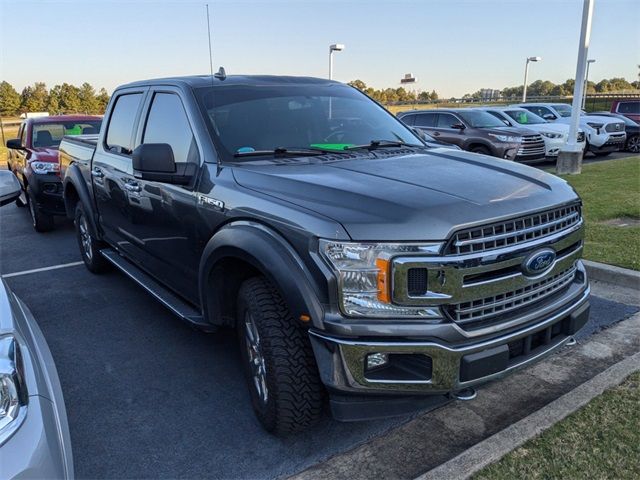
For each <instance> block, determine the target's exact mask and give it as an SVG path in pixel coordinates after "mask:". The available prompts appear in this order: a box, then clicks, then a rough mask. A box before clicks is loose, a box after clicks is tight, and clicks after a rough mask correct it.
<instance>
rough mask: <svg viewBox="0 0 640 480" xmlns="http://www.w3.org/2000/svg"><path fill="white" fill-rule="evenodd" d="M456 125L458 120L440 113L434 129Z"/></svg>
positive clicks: (447, 114) (448, 114)
mask: <svg viewBox="0 0 640 480" xmlns="http://www.w3.org/2000/svg"><path fill="white" fill-rule="evenodd" d="M456 123H460V120H458V119H457V118H456V117H454V116H453V115H451V114H450V113H441V114H440V115H438V123H437V124H436V127H438V128H451V125H455V124H456Z"/></svg>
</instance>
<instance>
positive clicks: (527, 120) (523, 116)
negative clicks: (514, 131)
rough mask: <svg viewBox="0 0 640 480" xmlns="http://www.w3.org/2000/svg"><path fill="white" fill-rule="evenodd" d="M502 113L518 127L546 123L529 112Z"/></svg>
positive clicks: (512, 111) (509, 111)
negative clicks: (518, 125) (517, 124)
mask: <svg viewBox="0 0 640 480" xmlns="http://www.w3.org/2000/svg"><path fill="white" fill-rule="evenodd" d="M504 113H506V114H507V115H509V116H510V117H511V118H513V119H514V120H515V121H516V122H518V123H519V124H520V125H537V124H539V123H548V122H547V121H546V120H545V119H544V118H542V117H539V116H538V115H536V114H535V113H533V112H530V111H529V110H525V109H522V110H506V111H505V112H504Z"/></svg>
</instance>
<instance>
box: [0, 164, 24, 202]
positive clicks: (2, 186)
mask: <svg viewBox="0 0 640 480" xmlns="http://www.w3.org/2000/svg"><path fill="white" fill-rule="evenodd" d="M21 192H22V189H21V187H20V182H18V179H17V178H16V176H15V175H14V174H13V173H12V172H10V171H9V170H0V206H2V205H6V204H8V203H11V202H14V201H16V200H17V198H18V197H19V196H20V193H21Z"/></svg>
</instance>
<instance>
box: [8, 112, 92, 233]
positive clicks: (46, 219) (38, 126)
mask: <svg viewBox="0 0 640 480" xmlns="http://www.w3.org/2000/svg"><path fill="white" fill-rule="evenodd" d="M101 123H102V118H101V117H94V116H89V115H56V116H51V117H38V118H27V119H26V120H25V121H23V122H22V125H20V130H18V138H14V139H12V140H8V141H7V148H9V161H8V162H7V166H8V167H9V170H11V171H12V172H13V173H14V174H15V176H16V177H18V180H19V181H20V183H21V185H22V191H23V193H22V194H21V195H20V198H19V199H18V201H17V204H18V205H19V206H26V205H28V206H29V213H30V214H31V220H32V222H33V227H34V228H35V229H36V230H37V231H38V232H46V231H48V230H51V229H52V228H53V226H54V222H53V216H54V215H65V211H64V202H63V201H62V182H61V180H60V164H59V163H58V146H59V145H60V141H61V140H62V137H63V136H65V135H86V134H92V133H93V134H97V133H98V132H99V131H100V125H101Z"/></svg>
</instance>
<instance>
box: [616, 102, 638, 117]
mask: <svg viewBox="0 0 640 480" xmlns="http://www.w3.org/2000/svg"><path fill="white" fill-rule="evenodd" d="M618 113H635V114H636V115H637V114H640V102H620V103H619V104H618Z"/></svg>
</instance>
